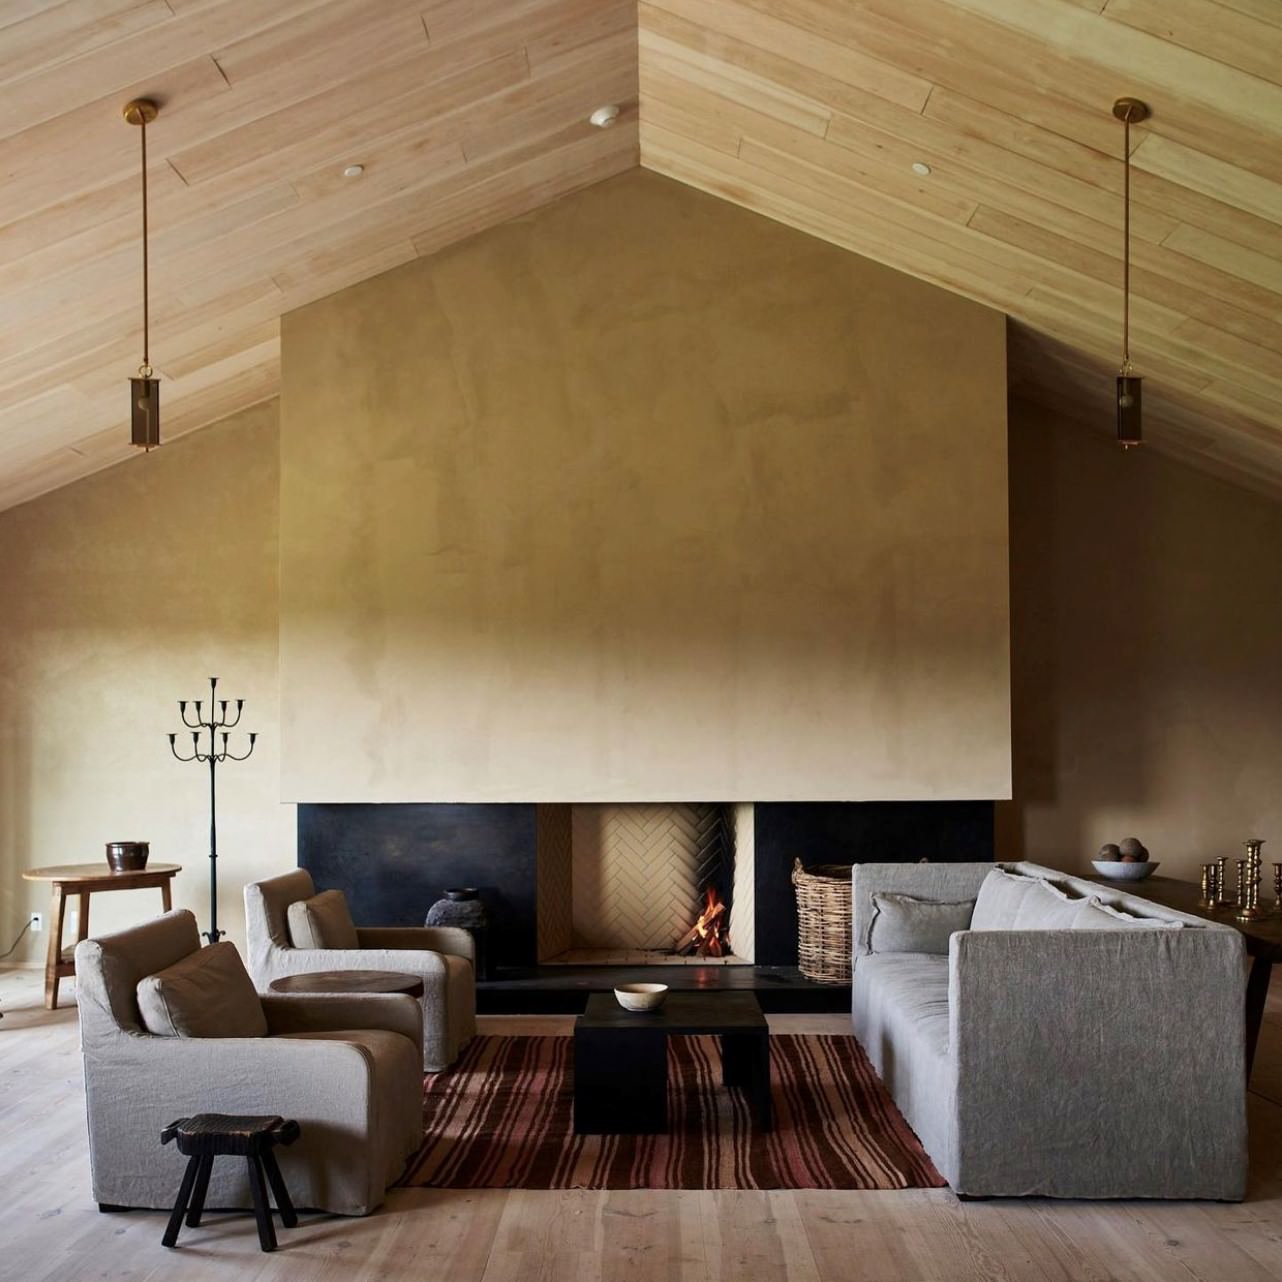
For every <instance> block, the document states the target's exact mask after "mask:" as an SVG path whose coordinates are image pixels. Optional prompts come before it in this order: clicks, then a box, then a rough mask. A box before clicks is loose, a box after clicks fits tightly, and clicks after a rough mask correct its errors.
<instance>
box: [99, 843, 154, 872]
mask: <svg viewBox="0 0 1282 1282" xmlns="http://www.w3.org/2000/svg"><path fill="white" fill-rule="evenodd" d="M150 854H151V842H149V841H109V842H108V843H107V862H108V863H109V864H110V865H111V871H112V872H141V871H142V870H143V869H144V868H146V866H147V856H148V855H150Z"/></svg>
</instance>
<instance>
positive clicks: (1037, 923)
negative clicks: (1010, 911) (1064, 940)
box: [1015, 879, 1086, 930]
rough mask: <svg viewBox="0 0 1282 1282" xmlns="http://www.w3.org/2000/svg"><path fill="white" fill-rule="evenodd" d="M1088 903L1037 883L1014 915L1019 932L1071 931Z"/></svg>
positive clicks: (1049, 884)
mask: <svg viewBox="0 0 1282 1282" xmlns="http://www.w3.org/2000/svg"><path fill="white" fill-rule="evenodd" d="M1085 902H1086V900H1085V899H1084V898H1083V897H1082V896H1081V895H1073V894H1070V893H1069V892H1068V891H1067V890H1064V889H1063V888H1062V887H1060V886H1056V885H1055V884H1054V883H1053V882H1049V881H1044V880H1041V879H1038V880H1037V881H1036V883H1035V884H1034V886H1033V888H1032V890H1030V891H1029V892H1028V893H1027V894H1026V895H1025V896H1024V898H1023V900H1022V901H1021V902H1020V905H1019V907H1018V908H1017V909H1016V911H1015V929H1016V930H1071V929H1072V928H1073V923H1074V922H1075V921H1076V920H1077V914H1078V912H1079V910H1080V909H1081V907H1082V905H1083V904H1084V903H1085Z"/></svg>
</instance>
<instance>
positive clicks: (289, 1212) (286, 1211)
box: [263, 1149, 298, 1229]
mask: <svg viewBox="0 0 1282 1282" xmlns="http://www.w3.org/2000/svg"><path fill="white" fill-rule="evenodd" d="M263 1170H264V1171H266V1172H267V1183H268V1184H270V1185H271V1186H272V1196H273V1197H274V1198H275V1199H276V1209H277V1210H278V1211H279V1212H280V1222H281V1223H282V1224H283V1225H284V1226H285V1227H286V1228H287V1229H292V1228H295V1227H297V1225H298V1212H297V1211H295V1210H294V1202H293V1199H292V1198H291V1197H290V1196H289V1189H287V1188H286V1187H285V1181H284V1179H283V1178H282V1177H281V1173H280V1167H279V1166H277V1165H276V1154H275V1153H273V1152H272V1151H271V1149H264V1150H263Z"/></svg>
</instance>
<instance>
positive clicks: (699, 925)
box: [677, 886, 727, 957]
mask: <svg viewBox="0 0 1282 1282" xmlns="http://www.w3.org/2000/svg"><path fill="white" fill-rule="evenodd" d="M726 951H727V950H726V906H725V904H724V903H723V902H722V900H721V897H720V896H719V895H718V894H717V892H716V890H715V889H714V888H713V887H712V886H709V887H708V888H707V890H705V891H704V894H703V911H702V912H701V913H700V914H699V917H698V920H697V921H696V922H695V923H694V925H693V926H692V927H691V928H690V930H689V931H688V932H687V934H686V935H685V936H684V937H683V939H682V940H681V942H680V944H678V945H677V952H679V953H684V952H697V953H698V954H699V956H700V957H724V956H725V955H726Z"/></svg>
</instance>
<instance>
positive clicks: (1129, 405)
mask: <svg viewBox="0 0 1282 1282" xmlns="http://www.w3.org/2000/svg"><path fill="white" fill-rule="evenodd" d="M1151 114H1152V113H1151V112H1150V111H1149V109H1148V104H1147V103H1143V102H1141V101H1140V100H1139V99H1138V98H1119V99H1118V100H1117V101H1116V102H1115V103H1114V104H1113V115H1115V116H1116V117H1117V118H1118V120H1120V121H1121V122H1122V126H1123V130H1124V133H1123V141H1122V366H1121V368H1120V369H1119V370H1118V371H1117V440H1118V444H1119V445H1121V447H1122V448H1123V449H1124V450H1129V449H1130V448H1131V446H1132V445H1142V444H1143V443H1144V424H1143V421H1142V412H1143V400H1142V395H1143V386H1142V385H1143V382H1144V380H1143V379H1142V378H1140V377H1139V375H1137V374H1136V373H1135V370H1134V367H1133V366H1132V365H1131V125H1133V124H1137V123H1138V122H1139V121H1141V120H1147V119H1148V118H1149V116H1150V115H1151Z"/></svg>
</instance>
